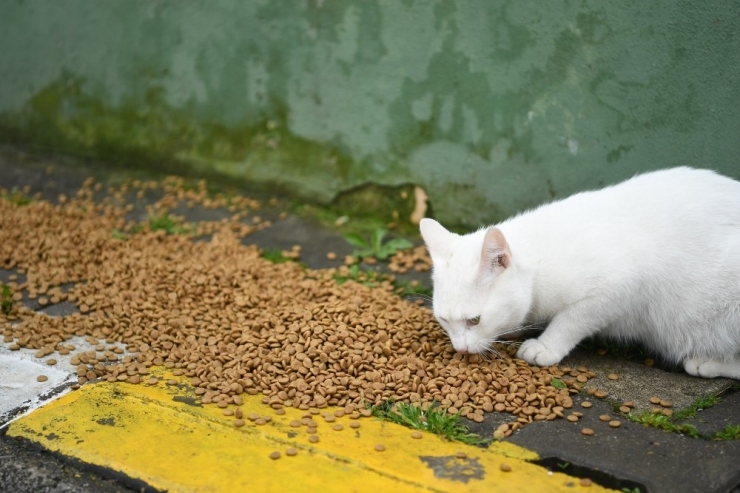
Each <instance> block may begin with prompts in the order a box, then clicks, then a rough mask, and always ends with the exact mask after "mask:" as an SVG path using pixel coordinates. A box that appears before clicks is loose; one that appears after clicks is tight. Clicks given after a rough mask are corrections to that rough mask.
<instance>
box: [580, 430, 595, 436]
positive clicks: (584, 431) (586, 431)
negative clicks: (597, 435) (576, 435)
mask: <svg viewBox="0 0 740 493" xmlns="http://www.w3.org/2000/svg"><path fill="white" fill-rule="evenodd" d="M581 433H583V434H584V435H586V436H591V435H593V434H594V430H592V429H591V428H584V429H582V430H581Z"/></svg>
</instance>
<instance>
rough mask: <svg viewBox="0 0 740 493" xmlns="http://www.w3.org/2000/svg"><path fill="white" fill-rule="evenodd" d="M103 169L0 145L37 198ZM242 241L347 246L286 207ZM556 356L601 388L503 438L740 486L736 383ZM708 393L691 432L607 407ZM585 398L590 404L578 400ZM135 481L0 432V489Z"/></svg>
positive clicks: (663, 486) (649, 477)
mask: <svg viewBox="0 0 740 493" xmlns="http://www.w3.org/2000/svg"><path fill="white" fill-rule="evenodd" d="M50 166H53V168H54V169H53V172H52V173H49V171H50V168H49V167H50ZM104 170H105V167H104V166H103V165H101V164H99V163H97V164H96V163H82V162H80V161H78V160H74V159H70V158H64V157H58V156H51V155H31V154H28V153H26V152H23V151H19V150H17V149H14V148H10V147H1V148H0V187H4V188H6V189H12V188H13V187H17V188H19V189H21V188H23V187H24V186H29V187H30V188H31V192H32V193H34V192H41V193H42V194H43V196H44V198H46V199H49V200H52V201H55V200H56V197H57V196H58V194H59V193H67V194H70V193H74V192H75V191H76V190H77V189H78V188H79V186H80V184H81V183H82V181H83V180H84V179H85V178H86V177H88V176H91V175H93V176H95V177H96V178H97V179H98V180H101V181H103V182H106V181H115V180H120V179H121V176H123V175H122V174H121V173H119V172H113V173H111V172H106V171H104ZM254 194H255V192H254V191H252V192H251V193H250V195H251V196H254ZM256 198H262V199H265V198H267V197H266V196H265V197H256ZM284 207H285V205H284V202H282V201H281V200H278V201H277V203H274V205H273V206H271V207H266V208H265V210H264V211H262V212H263V213H264V214H263V215H264V216H265V217H267V218H270V217H277V215H278V214H279V213H280V212H281V211H282V210H284ZM134 214H136V212H134ZM199 214H201V215H200V216H199ZM214 214H216V215H217V214H218V212H217V211H216V212H214V211H201V212H200V213H198V212H196V213H194V216H192V217H189V218H188V219H189V220H198V219H202V218H204V217H206V216H208V219H213V218H214V216H213V215H214ZM1 235H2V232H1V231H0V236H1ZM246 242H247V243H256V244H258V245H260V246H262V247H265V248H280V249H290V247H292V246H293V245H296V244H298V245H301V246H302V252H301V261H302V262H304V263H306V264H307V265H308V266H309V267H312V268H322V267H328V266H338V265H340V263H341V259H342V258H343V256H344V255H346V254H349V253H350V252H351V250H352V248H351V247H350V246H349V245H348V244H347V243H346V242H345V241H344V239H343V238H342V236H341V235H340V234H338V233H336V232H333V231H330V230H329V229H327V228H323V227H321V226H320V225H319V223H318V222H316V221H312V220H310V219H305V218H301V217H298V216H296V215H294V214H289V215H288V217H287V218H285V219H284V220H282V221H279V222H276V223H275V224H274V225H273V226H272V227H270V228H266V229H263V230H261V231H259V232H256V233H254V234H253V235H250V236H248V237H247V238H246ZM328 251H333V252H335V253H336V254H337V257H338V260H334V261H330V260H328V259H327V258H326V253H327V252H328ZM6 274H7V273H6ZM407 277H408V278H415V279H423V280H424V281H425V282H428V273H424V274H419V273H414V274H409V275H407ZM29 306H32V304H30V305H29ZM32 307H33V308H35V309H39V308H40V307H38V306H32ZM563 365H566V366H571V367H573V368H575V367H578V366H587V367H588V368H589V369H591V370H593V371H595V372H596V373H597V377H596V378H594V379H593V380H592V381H591V382H589V384H588V385H589V386H593V387H596V388H598V389H600V390H603V391H604V392H606V393H607V396H606V397H605V398H603V399H598V398H594V397H592V396H588V395H586V394H585V393H582V394H580V395H578V396H576V397H575V399H574V400H575V406H574V408H573V409H572V411H579V412H581V413H583V417H582V418H581V419H580V420H579V421H578V422H576V423H573V422H569V421H566V420H564V419H559V420H555V421H552V422H546V421H542V422H537V423H533V424H530V425H527V426H525V427H523V428H522V429H520V430H519V431H517V432H516V433H514V434H513V435H512V436H511V437H509V438H507V439H506V440H507V441H510V442H512V443H515V444H518V445H522V446H524V447H526V448H529V449H531V450H533V451H535V452H537V453H538V454H539V455H540V457H541V461H540V463H541V464H542V465H543V466H544V467H548V468H550V469H552V470H557V471H560V472H566V473H568V474H572V475H574V476H588V477H590V478H601V479H600V481H599V482H601V483H602V484H604V485H605V486H609V487H612V488H615V489H617V490H622V491H630V492H637V491H639V492H640V493H644V492H645V491H649V492H651V493H656V492H684V491H685V492H709V493H714V492H717V493H720V492H728V491H734V492H740V486H739V485H740V442H739V441H735V440H729V441H718V440H713V439H711V438H712V437H713V436H714V435H715V434H716V433H717V432H719V431H721V430H724V429H726V428H727V427H728V426H738V425H740V393H739V392H737V389H736V388H735V386H734V384H736V382H733V381H730V380H725V379H717V380H702V379H697V378H693V377H690V376H688V375H686V374H685V373H683V372H682V371H675V370H673V371H666V370H663V369H660V368H657V367H650V366H646V365H645V364H642V363H638V362H632V361H628V360H626V359H624V358H618V357H615V356H612V355H609V354H607V355H599V354H596V353H595V352H593V351H587V350H579V351H576V353H575V354H573V355H571V356H570V357H569V358H568V359H567V360H566V361H565V362H564V363H563ZM609 374H616V375H618V377H619V378H618V379H617V380H610V379H609V378H607V375H609ZM707 395H721V396H722V400H721V401H720V402H719V403H718V404H716V405H714V406H712V407H711V408H709V409H706V410H702V411H699V412H698V413H697V415H696V416H695V417H692V418H689V419H686V420H683V421H681V422H676V423H677V424H692V425H693V426H695V427H696V429H697V430H698V432H699V434H700V438H692V437H689V436H686V435H682V434H679V433H671V432H666V431H663V430H660V429H657V428H654V427H648V426H645V425H642V424H639V423H635V422H632V421H630V420H628V419H626V418H625V417H624V416H621V415H620V414H619V412H618V411H616V407H618V406H619V405H620V404H622V403H624V402H626V401H633V402H634V405H635V409H634V413H635V414H639V413H640V412H642V411H645V410H649V409H650V408H651V407H652V405H651V404H650V402H649V399H650V397H654V396H658V397H660V398H661V399H663V400H667V401H670V402H671V403H672V404H673V407H672V408H671V409H672V410H673V411H674V412H675V411H678V410H680V409H684V408H686V407H688V406H690V405H691V404H692V403H693V402H695V400H696V399H697V398H698V397H703V396H707ZM584 401H588V402H590V403H591V404H592V406H591V407H589V408H585V407H582V406H581V403H582V402H584ZM602 415H609V416H610V417H611V418H612V419H617V420H618V421H620V423H621V426H619V427H618V428H611V427H609V426H608V425H607V423H606V422H603V421H601V420H600V419H599V417H600V416H602ZM505 421H510V417H508V416H502V415H499V414H497V413H491V414H490V415H488V416H487V418H486V420H485V422H483V423H473V422H470V423H469V424H470V426H471V429H472V430H473V431H475V432H477V433H480V434H481V435H483V436H491V435H492V433H493V431H494V430H495V429H496V427H497V426H498V425H499V424H500V423H502V422H505ZM0 424H1V423H0ZM585 427H587V428H591V429H593V430H594V432H595V433H594V435H593V436H585V435H583V434H582V432H581V430H582V429H583V428H585ZM142 488H145V485H141V484H136V483H133V482H131V481H128V480H127V479H126V478H122V477H120V476H119V475H118V474H117V473H115V472H114V471H107V470H100V469H94V468H91V467H89V466H87V465H85V464H82V463H79V462H77V461H74V460H71V461H70V460H69V459H67V458H60V457H57V456H55V455H53V454H51V453H48V452H46V451H43V450H41V449H39V448H38V447H36V446H33V445H31V444H27V443H23V442H19V441H17V440H15V439H10V438H9V437H6V436H3V435H2V431H0V492H2V491H8V492H11V491H12V492H54V491H60V492H67V491H69V492H88V491H89V492H96V493H97V492H101V493H107V492H119V491H141V489H142Z"/></svg>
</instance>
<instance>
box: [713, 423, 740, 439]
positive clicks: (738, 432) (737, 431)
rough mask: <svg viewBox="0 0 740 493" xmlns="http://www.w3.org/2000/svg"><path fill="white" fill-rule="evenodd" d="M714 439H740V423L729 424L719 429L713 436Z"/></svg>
mask: <svg viewBox="0 0 740 493" xmlns="http://www.w3.org/2000/svg"><path fill="white" fill-rule="evenodd" d="M712 439H713V440H739V439H740V425H728V426H725V427H724V428H723V429H721V430H719V431H718V432H717V433H715V434H714V436H713V437H712Z"/></svg>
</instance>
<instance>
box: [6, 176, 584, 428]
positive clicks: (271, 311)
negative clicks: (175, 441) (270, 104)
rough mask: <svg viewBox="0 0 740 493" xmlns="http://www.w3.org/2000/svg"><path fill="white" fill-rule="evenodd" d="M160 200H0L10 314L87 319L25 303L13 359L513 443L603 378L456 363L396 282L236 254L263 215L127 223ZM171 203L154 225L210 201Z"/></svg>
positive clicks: (504, 362) (113, 196) (243, 209)
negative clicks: (155, 376) (448, 420)
mask: <svg viewBox="0 0 740 493" xmlns="http://www.w3.org/2000/svg"><path fill="white" fill-rule="evenodd" d="M153 186H154V185H151V184H147V183H138V184H137V183H134V184H132V185H130V186H127V187H126V189H115V190H113V189H110V190H108V194H107V196H106V198H105V199H101V198H100V197H97V199H96V200H94V193H96V190H97V191H98V192H100V191H101V190H100V189H101V187H100V185H96V184H93V183H92V182H91V181H87V182H85V184H84V186H83V187H82V188H81V190H80V192H79V193H78V194H77V196H75V197H60V200H59V203H58V204H52V203H49V202H45V201H41V200H35V201H31V202H30V203H28V204H26V205H19V204H16V203H12V202H11V201H8V200H3V199H0V236H1V238H2V241H0V268H4V269H16V271H17V273H18V274H20V275H21V279H22V276H23V275H25V280H23V281H20V280H16V281H14V282H11V283H9V285H10V287H11V288H12V290H13V293H14V296H15V297H16V299H20V294H21V292H22V291H26V292H27V294H28V296H29V297H30V298H32V299H36V300H37V301H38V302H39V303H40V304H41V305H42V306H43V305H47V304H50V303H52V304H53V303H59V302H62V301H65V300H66V301H69V302H72V303H74V304H75V305H76V307H77V308H78V309H79V313H75V314H72V315H68V316H60V317H50V316H47V315H45V314H43V313H37V312H34V311H32V310H31V309H29V308H27V307H25V306H23V305H22V304H21V303H15V304H13V306H12V309H11V311H10V313H8V314H0V328H2V330H3V335H4V341H5V343H6V344H9V345H10V347H11V348H13V349H18V348H21V347H23V348H30V349H35V350H36V355H37V357H42V358H45V357H49V356H53V355H54V353H55V352H60V353H66V354H70V353H72V354H75V348H74V347H73V346H71V344H70V343H69V339H70V338H71V337H72V336H75V335H76V336H81V337H86V338H88V340H89V341H90V342H93V343H95V344H97V343H100V345H99V346H97V347H96V348H95V351H87V352H84V353H83V352H80V353H78V354H75V356H76V358H75V362H78V363H79V367H78V375H79V379H80V383H85V382H87V381H88V380H93V379H106V380H110V381H128V382H131V383H139V382H142V383H146V382H147V381H148V380H147V378H148V377H146V375H147V374H148V372H149V368H150V367H152V366H157V365H164V366H166V367H168V368H171V369H172V370H173V372H174V373H175V374H176V375H186V376H187V377H189V378H190V379H191V382H192V384H193V386H194V387H195V388H196V390H195V392H196V394H197V395H199V396H200V398H201V399H202V401H203V402H204V403H224V402H225V403H233V402H234V399H235V398H236V399H239V397H238V396H239V395H240V394H242V393H246V394H252V395H254V394H258V393H261V394H262V395H263V396H264V397H266V402H267V403H268V404H270V405H272V406H273V407H275V408H279V407H281V406H293V407H297V408H300V409H309V408H323V407H326V406H334V405H336V406H347V405H356V406H363V405H365V404H366V403H375V404H378V403H381V402H383V401H386V400H395V401H407V402H414V403H419V404H421V405H429V403H432V402H435V401H436V402H438V403H440V404H441V405H442V406H445V407H448V408H449V411H450V412H452V413H457V412H460V413H461V414H462V415H464V416H466V417H468V418H470V419H473V420H476V421H482V420H483V416H484V413H485V412H492V411H494V410H496V411H501V412H508V413H512V414H513V415H514V416H515V420H514V421H513V422H512V423H511V426H509V427H507V429H506V430H505V431H507V433H511V431H513V430H515V429H516V428H517V427H519V426H521V425H522V424H526V423H528V422H531V421H533V420H552V419H555V418H557V417H562V416H563V409H564V408H569V407H571V406H572V404H573V403H572V399H571V397H570V395H569V393H573V392H576V391H578V390H579V389H580V388H581V387H582V386H583V385H584V384H585V383H586V381H587V380H588V378H590V377H592V376H593V374H592V373H591V372H589V371H588V370H587V369H585V368H580V369H573V370H570V369H559V368H557V367H551V368H535V367H531V366H529V365H528V364H526V363H525V362H523V361H521V360H516V359H513V358H511V357H510V356H509V353H507V350H506V348H504V347H500V348H499V351H500V352H501V353H502V354H503V358H501V359H495V358H494V359H492V360H484V359H482V358H481V357H479V356H477V355H467V356H462V355H460V354H457V353H455V352H454V350H453V348H452V346H451V345H450V344H449V342H448V338H447V336H446V335H445V334H444V332H443V331H442V330H441V329H440V328H439V326H438V325H437V323H436V322H435V321H434V320H433V318H432V314H431V312H430V311H429V309H427V308H425V307H422V306H418V305H417V304H414V303H410V302H408V301H406V300H404V299H402V298H400V297H398V296H397V295H396V294H394V292H393V286H392V285H391V283H390V281H383V282H378V283H376V285H375V286H373V287H368V286H364V285H362V284H359V283H356V282H352V280H346V279H344V281H346V282H341V283H340V282H337V279H338V278H341V276H342V275H343V271H342V269H345V270H346V269H347V268H346V267H342V268H341V269H338V270H322V271H315V270H309V269H305V268H302V267H301V266H300V265H299V264H298V263H296V262H286V263H272V262H270V261H268V260H266V259H264V258H263V257H262V256H261V255H260V251H259V250H258V249H257V248H256V247H254V246H245V245H243V244H242V242H241V241H240V240H241V237H242V236H244V235H246V234H249V232H251V231H253V230H254V229H255V228H261V227H265V226H266V225H265V223H261V222H260V221H259V220H257V221H255V218H254V217H253V216H251V214H254V209H256V208H258V207H259V204H257V203H254V202H253V201H249V200H246V199H245V200H244V201H242V202H239V203H236V204H235V202H234V201H230V202H229V203H228V204H220V205H228V207H232V210H231V212H232V213H233V216H231V217H229V218H227V219H226V220H223V221H218V222H214V223H202V224H199V225H197V226H196V227H192V226H191V227H190V229H188V228H185V227H184V226H185V223H182V224H183V229H182V230H179V229H177V228H169V230H167V229H157V228H156V227H154V226H153V223H152V221H148V222H143V223H136V222H133V221H131V220H130V219H127V213H129V212H130V211H131V210H132V206H131V204H130V203H129V204H127V203H126V197H129V196H131V195H132V193H133V194H134V195H136V196H137V197H139V198H140V197H141V196H142V191H144V190H149V189H151V188H152V187H153ZM161 190H162V188H160V191H161ZM163 191H164V196H163V197H162V198H161V199H160V200H159V201H158V202H157V203H155V204H154V205H152V206H150V207H149V214H150V215H156V214H161V213H163V212H164V211H166V210H168V208H171V207H173V206H174V205H175V204H176V203H178V202H179V201H187V202H190V203H191V205H198V204H200V205H203V204H204V201H205V200H206V198H207V194H206V193H205V190H201V191H198V190H196V191H192V190H191V191H190V192H187V191H184V190H183V189H182V188H181V186H180V185H179V182H178V181H177V180H169V181H167V182H165V183H164V188H163ZM209 200H210V199H209ZM205 205H213V202H209V203H207V204H205ZM247 216H249V217H247ZM193 229H194V230H193ZM202 234H208V235H209V237H208V238H199V235H202ZM69 283H73V285H72V286H71V287H69V289H66V290H65V289H62V287H63V286H64V285H67V284H69ZM104 343H105V344H104ZM106 344H107V345H108V346H107V348H106ZM113 344H118V345H125V347H126V349H127V351H128V352H129V353H130V354H126V355H123V354H120V353H122V351H120V350H118V351H112V350H111V347H112V346H111V345H113ZM510 350H513V348H512V349H510ZM564 371H565V372H567V374H566V373H564ZM556 378H557V379H558V381H557V382H554V381H553V379H556Z"/></svg>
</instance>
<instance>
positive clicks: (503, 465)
mask: <svg viewBox="0 0 740 493" xmlns="http://www.w3.org/2000/svg"><path fill="white" fill-rule="evenodd" d="M499 469H501V471H502V472H511V466H510V465H509V464H506V463H501V465H500V466H499Z"/></svg>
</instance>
